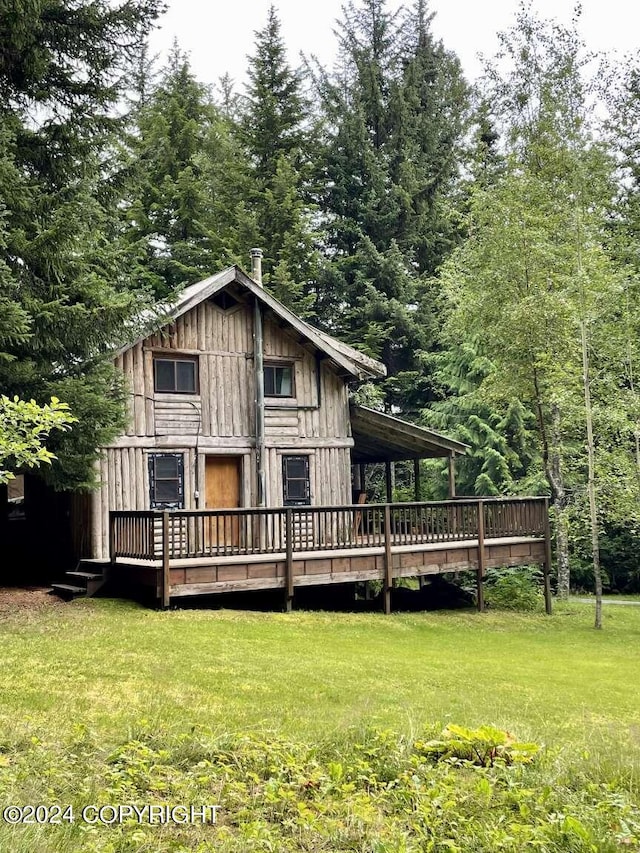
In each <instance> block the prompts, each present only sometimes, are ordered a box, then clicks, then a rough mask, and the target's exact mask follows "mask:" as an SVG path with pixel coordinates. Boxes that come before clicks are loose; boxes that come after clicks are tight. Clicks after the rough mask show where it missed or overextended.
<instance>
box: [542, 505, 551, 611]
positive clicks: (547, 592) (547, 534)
mask: <svg viewBox="0 0 640 853" xmlns="http://www.w3.org/2000/svg"><path fill="white" fill-rule="evenodd" d="M542 573H543V577H544V609H545V610H546V611H547V615H548V616H551V580H550V574H551V521H550V519H549V498H545V499H544V565H543V567H542Z"/></svg>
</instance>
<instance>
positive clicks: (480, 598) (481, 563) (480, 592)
mask: <svg viewBox="0 0 640 853" xmlns="http://www.w3.org/2000/svg"><path fill="white" fill-rule="evenodd" d="M484 558H485V554H484V501H478V573H477V607H478V611H479V612H480V613H482V611H483V610H484V587H483V585H482V582H483V580H484V574H485V560H484Z"/></svg>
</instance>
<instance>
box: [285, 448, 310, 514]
mask: <svg viewBox="0 0 640 853" xmlns="http://www.w3.org/2000/svg"><path fill="white" fill-rule="evenodd" d="M282 484H283V493H284V505H285V506H299V505H301V504H302V505H304V504H310V503H311V488H310V484H309V457H308V456H283V457H282Z"/></svg>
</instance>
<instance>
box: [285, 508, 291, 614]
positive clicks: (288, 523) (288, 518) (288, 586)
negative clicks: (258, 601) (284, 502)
mask: <svg viewBox="0 0 640 853" xmlns="http://www.w3.org/2000/svg"><path fill="white" fill-rule="evenodd" d="M284 521H285V535H286V540H287V541H286V547H287V552H286V553H287V557H286V564H285V596H284V609H285V611H286V612H287V613H291V610H292V609H293V510H292V509H291V507H287V509H286V510H285V517H284Z"/></svg>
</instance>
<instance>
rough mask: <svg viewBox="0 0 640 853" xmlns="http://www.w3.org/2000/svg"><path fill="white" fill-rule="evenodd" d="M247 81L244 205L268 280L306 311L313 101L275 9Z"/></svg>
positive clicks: (311, 257) (313, 267)
mask: <svg viewBox="0 0 640 853" xmlns="http://www.w3.org/2000/svg"><path fill="white" fill-rule="evenodd" d="M248 78H249V83H248V86H247V91H246V96H245V97H244V98H243V99H242V101H241V115H240V124H239V136H240V139H241V141H242V143H243V145H244V147H245V150H246V152H247V155H248V158H249V163H250V167H249V173H248V177H249V182H250V183H249V186H248V187H247V196H246V198H247V205H248V207H249V209H250V211H251V212H252V213H253V215H254V217H255V224H256V229H257V230H256V241H257V242H256V245H258V246H260V247H261V248H262V249H263V251H264V260H263V272H264V283H265V286H266V287H267V288H268V289H270V290H271V291H272V292H273V293H274V294H275V295H276V296H277V297H278V298H279V299H280V300H281V301H282V302H284V303H285V304H286V305H288V306H289V307H291V308H293V309H294V310H295V311H297V312H298V313H301V314H305V313H308V306H309V303H310V299H309V298H308V293H309V291H310V289H311V288H312V287H313V283H314V282H315V279H316V277H317V269H318V263H319V254H318V252H317V249H316V247H315V240H316V235H315V234H314V229H313V217H312V209H311V207H310V197H309V191H308V184H309V178H310V162H309V157H310V133H311V129H310V125H309V122H308V113H309V104H308V103H307V101H306V100H305V97H304V94H303V81H302V76H301V73H300V71H298V70H294V69H292V68H291V67H290V66H289V64H288V62H287V58H286V48H285V44H284V40H283V38H282V34H281V27H280V21H279V19H278V16H277V13H276V10H275V8H274V7H273V6H271V7H270V9H269V12H268V16H267V23H266V26H265V27H264V29H262V30H259V31H258V32H256V41H255V51H254V53H253V55H252V56H251V57H250V59H249V70H248Z"/></svg>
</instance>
